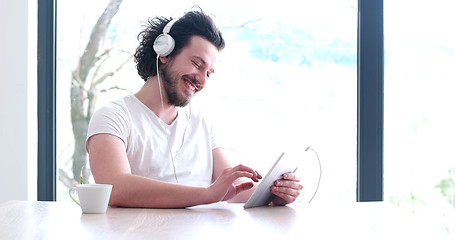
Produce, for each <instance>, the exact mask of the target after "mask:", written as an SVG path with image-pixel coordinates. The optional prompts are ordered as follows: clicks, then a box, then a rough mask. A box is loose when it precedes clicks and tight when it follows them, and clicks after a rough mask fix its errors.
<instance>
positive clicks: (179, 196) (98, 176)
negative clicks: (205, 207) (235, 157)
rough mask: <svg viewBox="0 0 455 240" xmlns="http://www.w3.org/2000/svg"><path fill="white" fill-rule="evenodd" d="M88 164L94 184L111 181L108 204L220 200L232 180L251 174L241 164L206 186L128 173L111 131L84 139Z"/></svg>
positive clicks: (152, 204)
mask: <svg viewBox="0 0 455 240" xmlns="http://www.w3.org/2000/svg"><path fill="white" fill-rule="evenodd" d="M87 150H88V152H89V156H90V167H91V170H92V173H93V176H94V178H95V182H96V183H107V184H112V185H113V188H112V194H111V198H110V201H109V205H111V206H123V207H149V208H181V207H188V206H194V205H199V204H208V203H214V202H218V201H220V200H223V199H224V198H225V196H226V194H227V193H228V191H229V188H230V186H231V184H232V182H234V181H235V179H237V178H239V177H253V175H254V173H252V172H251V171H249V169H246V168H243V167H236V168H233V169H230V170H228V171H225V172H223V174H222V175H220V176H219V179H220V180H219V181H217V183H216V184H215V183H214V184H212V185H211V186H210V187H208V188H201V187H190V186H184V185H179V184H173V183H166V182H162V181H157V180H153V179H149V178H145V177H141V176H137V175H133V174H131V168H130V165H129V162H128V158H127V156H126V149H125V145H124V143H123V141H122V140H121V139H120V138H118V137H116V136H113V135H110V134H97V135H94V136H92V137H90V139H89V140H88V142H87Z"/></svg>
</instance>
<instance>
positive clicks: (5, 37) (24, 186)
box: [0, 0, 37, 203]
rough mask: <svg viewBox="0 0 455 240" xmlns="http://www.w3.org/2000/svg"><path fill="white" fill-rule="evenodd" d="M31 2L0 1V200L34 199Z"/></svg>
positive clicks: (33, 11) (33, 7) (33, 5)
mask: <svg viewBox="0 0 455 240" xmlns="http://www.w3.org/2000/svg"><path fill="white" fill-rule="evenodd" d="M35 2H36V1H33V0H30V3H29V0H15V1H10V0H0V83H1V85H0V182H1V183H2V184H1V187H0V203H3V202H5V201H8V200H36V122H37V121H36V22H37V21H36V16H37V13H36V9H37V8H36V3H35Z"/></svg>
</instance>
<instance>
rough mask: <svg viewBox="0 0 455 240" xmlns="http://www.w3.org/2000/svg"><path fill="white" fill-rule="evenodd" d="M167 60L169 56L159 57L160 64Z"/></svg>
mask: <svg viewBox="0 0 455 240" xmlns="http://www.w3.org/2000/svg"><path fill="white" fill-rule="evenodd" d="M168 61H169V58H168V57H160V62H161V63H162V64H166V63H167V62H168Z"/></svg>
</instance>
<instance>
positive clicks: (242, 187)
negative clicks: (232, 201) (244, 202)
mask: <svg viewBox="0 0 455 240" xmlns="http://www.w3.org/2000/svg"><path fill="white" fill-rule="evenodd" d="M253 186H254V183H252V182H245V183H241V184H239V185H237V186H235V192H236V193H240V192H243V191H246V190H248V189H250V188H252V187H253Z"/></svg>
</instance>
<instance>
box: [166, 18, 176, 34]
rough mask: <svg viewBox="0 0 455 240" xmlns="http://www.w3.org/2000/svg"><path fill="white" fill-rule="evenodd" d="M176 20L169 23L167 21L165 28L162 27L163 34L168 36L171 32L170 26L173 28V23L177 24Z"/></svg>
mask: <svg viewBox="0 0 455 240" xmlns="http://www.w3.org/2000/svg"><path fill="white" fill-rule="evenodd" d="M177 20H178V19H177V18H174V19H172V20H171V21H169V22H168V23H167V24H166V26H164V28H163V34H169V32H170V31H171V28H172V26H174V23H175V22H177Z"/></svg>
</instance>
